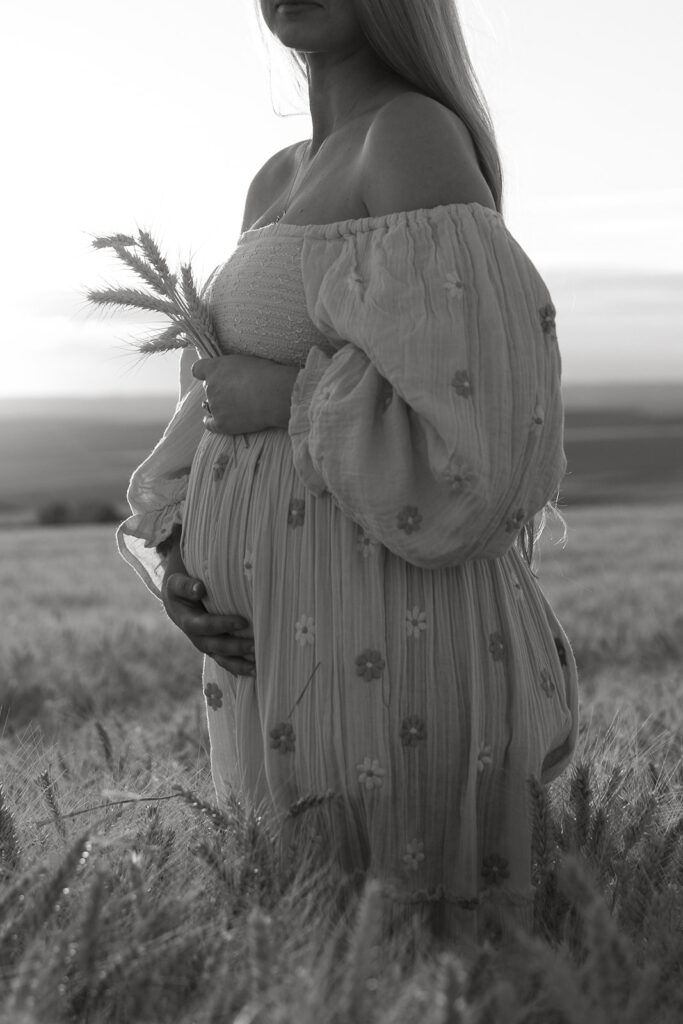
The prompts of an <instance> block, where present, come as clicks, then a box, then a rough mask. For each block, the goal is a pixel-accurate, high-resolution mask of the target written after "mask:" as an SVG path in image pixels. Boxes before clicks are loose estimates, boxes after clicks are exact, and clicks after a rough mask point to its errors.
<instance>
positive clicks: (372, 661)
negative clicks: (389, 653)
mask: <svg viewBox="0 0 683 1024" xmlns="http://www.w3.org/2000/svg"><path fill="white" fill-rule="evenodd" d="M383 670H384V659H383V658H382V655H381V654H380V652H379V651H372V650H370V648H367V649H366V650H365V651H362V652H361V653H360V654H359V655H358V657H357V658H356V674H357V675H359V676H362V677H363V678H364V679H365V682H366V683H371V682H372V680H373V679H379V677H380V676H381V675H382V671H383Z"/></svg>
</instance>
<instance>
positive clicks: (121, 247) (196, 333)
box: [87, 230, 222, 357]
mask: <svg viewBox="0 0 683 1024" xmlns="http://www.w3.org/2000/svg"><path fill="white" fill-rule="evenodd" d="M92 244H93V246H94V248H95V249H113V250H114V252H115V253H116V255H117V256H118V257H119V259H120V260H122V261H123V262H124V263H125V264H126V266H128V267H129V268H130V269H131V270H132V271H133V272H134V273H135V274H137V275H138V277H140V278H142V280H143V281H144V282H145V284H147V285H148V290H145V289H141V288H126V287H119V288H102V289H91V290H89V291H88V292H87V298H88V301H89V302H92V303H94V304H95V305H97V306H120V307H123V308H125V309H144V310H149V311H151V312H154V313H161V314H162V316H164V317H168V319H169V320H170V321H171V323H170V326H169V327H166V328H165V329H164V330H162V331H161V332H160V333H158V334H156V335H155V336H154V337H152V338H149V339H147V340H146V341H143V342H141V343H140V344H139V345H137V348H138V351H139V352H141V353H142V354H144V355H148V354H152V353H155V352H169V351H172V350H175V349H181V348H187V347H188V346H189V345H194V346H195V347H196V349H197V351H198V353H199V355H200V356H207V357H211V356H220V355H222V352H221V348H220V345H219V343H218V338H217V335H216V330H215V327H214V324H213V320H212V317H211V312H210V310H209V307H208V305H207V303H206V302H205V301H204V299H203V298H202V296H201V294H200V291H199V289H198V288H197V285H196V284H195V280H194V277H193V274H192V265H191V263H187V264H181V267H180V275H179V276H180V281H179V280H178V275H177V274H172V273H171V270H170V268H169V266H168V263H167V262H166V260H165V259H164V257H163V256H162V254H161V250H160V249H159V246H158V245H157V243H156V242H155V241H154V239H153V238H152V236H151V234H150V233H149V232H148V231H142V230H140V231H139V232H138V237H137V238H133V237H132V236H131V235H106V236H103V237H101V238H95V239H94V240H93V243H92Z"/></svg>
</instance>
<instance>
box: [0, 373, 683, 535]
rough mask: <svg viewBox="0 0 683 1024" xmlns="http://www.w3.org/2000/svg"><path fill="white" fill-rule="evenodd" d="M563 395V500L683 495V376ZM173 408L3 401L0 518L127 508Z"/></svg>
mask: <svg viewBox="0 0 683 1024" xmlns="http://www.w3.org/2000/svg"><path fill="white" fill-rule="evenodd" d="M563 394H564V400H565V450H566V453H567V460H568V472H567V476H566V477H565V480H564V483H563V485H562V490H561V495H560V504H561V507H565V508H570V507H571V506H572V505H577V504H595V503H606V502H618V503H624V502H628V503H632V502H641V501H645V502H648V501H652V502H664V501H666V502H670V501H683V382H675V383H662V384H652V383H646V384H638V383H633V384H628V385H623V384H618V385H608V384H573V385H572V384H567V385H564V387H563ZM174 407H175V396H173V395H170V394H159V395H157V394H151V395H133V396H126V397H119V396H111V395H100V396H95V397H93V398H83V397H73V398H54V397H46V398H12V399H7V398H6V399H0V525H2V524H3V523H4V524H5V525H7V524H10V523H13V522H26V521H31V520H33V519H35V518H36V517H37V516H38V515H39V514H40V512H41V510H43V512H44V511H45V510H46V509H48V508H52V507H54V506H55V505H56V504H57V505H59V506H60V507H61V509H62V511H64V510H66V512H65V514H66V515H67V517H68V516H70V515H72V514H75V515H80V516H81V517H82V518H97V517H98V516H100V517H101V518H106V516H107V515H113V517H114V518H115V517H116V515H117V514H121V513H122V512H123V511H124V510H125V491H126V485H127V481H128V479H129V477H130V474H131V473H132V471H133V469H134V468H135V467H136V466H137V465H138V464H139V463H140V462H141V461H142V460H143V459H144V458H145V456H146V455H147V454H148V453H149V451H150V450H151V449H152V447H153V446H154V444H155V443H156V442H157V440H158V439H159V437H160V436H161V433H162V432H163V429H164V426H165V425H166V423H167V421H168V419H169V417H170V415H171V413H172V412H173V409H174ZM112 510H113V511H112ZM60 514H61V513H60Z"/></svg>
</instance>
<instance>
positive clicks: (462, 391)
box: [451, 370, 472, 398]
mask: <svg viewBox="0 0 683 1024" xmlns="http://www.w3.org/2000/svg"><path fill="white" fill-rule="evenodd" d="M451 386H452V387H453V388H454V390H455V393H456V395H461V396H462V397H463V398H469V397H470V395H471V394H472V383H471V381H470V375H469V373H468V372H467V370H456V371H455V373H454V375H453V380H452V381H451Z"/></svg>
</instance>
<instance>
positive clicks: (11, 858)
mask: <svg viewBox="0 0 683 1024" xmlns="http://www.w3.org/2000/svg"><path fill="white" fill-rule="evenodd" d="M20 857H21V851H20V847H19V836H18V834H17V826H16V823H15V820H14V815H13V814H12V811H11V810H10V808H9V805H8V804H7V798H6V796H5V790H4V788H3V785H2V783H1V782H0V868H2V869H4V870H7V869H9V870H10V871H14V870H16V868H18V867H19V861H20Z"/></svg>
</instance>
